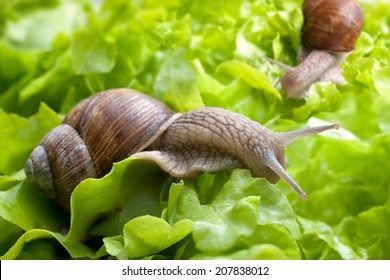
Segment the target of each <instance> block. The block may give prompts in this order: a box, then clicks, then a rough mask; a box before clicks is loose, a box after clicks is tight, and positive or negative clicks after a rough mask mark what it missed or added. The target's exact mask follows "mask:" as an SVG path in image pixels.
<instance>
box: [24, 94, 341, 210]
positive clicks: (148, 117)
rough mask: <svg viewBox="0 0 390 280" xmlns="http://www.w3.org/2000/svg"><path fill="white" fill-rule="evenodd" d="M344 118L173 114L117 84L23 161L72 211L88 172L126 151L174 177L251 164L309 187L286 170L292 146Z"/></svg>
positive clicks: (101, 170)
mask: <svg viewBox="0 0 390 280" xmlns="http://www.w3.org/2000/svg"><path fill="white" fill-rule="evenodd" d="M337 128H338V125H336V124H332V125H326V126H320V127H314V128H307V129H303V130H298V131H292V132H279V133H275V132H272V131H270V130H268V129H266V128H265V127H263V126H262V125H260V124H259V123H257V122H254V121H252V120H250V119H249V118H247V117H245V116H243V115H239V114H237V113H234V112H230V111H227V110H224V109H221V108H213V107H205V108H200V109H195V110H192V111H189V112H186V113H182V114H179V113H175V112H173V111H172V110H171V109H170V108H168V107H167V106H166V105H164V104H162V103H161V102H159V101H157V100H155V99H153V98H151V97H150V96H148V95H145V94H142V93H138V92H136V91H133V90H130V89H113V90H107V91H104V92H101V93H99V94H96V95H93V96H91V97H90V98H88V99H86V100H84V101H83V102H81V103H80V104H79V105H77V106H76V107H75V108H74V109H73V110H72V111H71V112H70V113H69V114H68V115H67V116H66V117H65V118H64V120H63V123H62V124H61V125H59V126H58V127H56V128H54V129H53V130H51V131H50V132H48V134H47V135H46V136H45V137H44V138H43V140H42V141H41V143H40V145H39V146H38V147H36V148H35V149H34V150H33V152H32V153H31V155H30V157H29V159H28V160H27V161H26V164H25V172H26V175H27V177H28V178H29V180H31V181H32V182H34V183H35V184H36V185H37V186H38V187H39V188H40V189H41V190H42V191H44V192H45V193H46V194H48V195H49V196H50V197H52V198H54V199H55V200H56V201H57V202H58V203H59V205H60V206H61V207H62V208H63V209H65V211H69V205H70V195H71V193H72V191H73V189H74V188H75V187H76V186H77V185H78V184H79V183H80V182H81V181H82V180H84V179H86V178H89V177H92V178H99V177H102V176H104V175H105V174H107V173H108V172H109V171H110V169H111V167H112V164H113V163H114V162H117V161H120V160H122V159H125V158H127V157H137V158H141V159H146V160H152V161H154V162H156V164H158V165H159V166H160V167H161V169H163V170H164V171H166V172H167V173H169V174H170V175H171V176H173V177H176V178H194V177H195V176H197V175H199V174H200V173H202V172H215V171H220V170H224V169H231V168H246V169H249V170H250V171H251V173H252V175H253V176H255V177H264V178H266V179H267V180H268V181H270V182H271V183H275V182H276V181H278V180H279V179H280V178H283V179H284V180H285V181H286V182H287V183H289V184H290V185H291V186H292V187H293V188H294V189H296V190H297V191H298V192H299V193H300V195H301V197H303V198H304V197H306V194H305V193H304V192H303V191H302V190H301V188H300V187H299V185H298V184H297V183H296V182H295V181H294V180H293V179H292V178H291V177H290V175H289V174H288V173H287V172H286V170H285V169H286V167H287V160H286V158H285V156H284V151H285V148H286V147H287V145H288V144H289V143H290V142H292V141H294V140H296V139H299V138H302V137H304V136H307V135H311V134H315V133H320V132H322V131H325V130H328V129H337Z"/></svg>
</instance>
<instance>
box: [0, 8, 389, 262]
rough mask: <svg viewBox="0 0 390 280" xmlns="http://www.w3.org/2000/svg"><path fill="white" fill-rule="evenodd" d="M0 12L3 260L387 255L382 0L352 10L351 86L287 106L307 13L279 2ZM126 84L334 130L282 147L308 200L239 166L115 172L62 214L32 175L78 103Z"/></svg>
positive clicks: (171, 100) (182, 101)
mask: <svg viewBox="0 0 390 280" xmlns="http://www.w3.org/2000/svg"><path fill="white" fill-rule="evenodd" d="M97 2H99V1H89V0H83V1H76V0H70V1H65V0H52V1H27V0H20V1H11V2H10V1H6V2H4V1H3V2H1V3H0V131H1V133H0V146H1V147H2V149H1V151H0V227H1V229H2V230H1V232H0V254H1V259H70V258H73V259H79V258H80V259H99V258H100V259H390V239H389V236H390V235H389V232H390V229H389V226H388V224H389V223H388V221H389V218H390V217H389V213H390V208H389V206H390V203H389V201H390V183H389V182H390V175H389V174H390V172H388V171H389V170H390V158H389V157H390V113H389V112H390V95H389V81H388V80H389V79H388V77H389V75H390V70H389V66H388V65H389V63H390V51H389V49H390V45H389V42H390V32H389V29H388V23H389V22H390V15H389V13H385V12H383V11H387V10H389V9H390V4H389V3H388V1H375V2H374V1H360V2H361V4H362V6H363V8H364V12H365V25H364V30H363V33H362V34H361V36H360V38H359V40H358V42H357V44H356V47H355V49H354V51H353V52H352V53H351V54H350V56H349V57H348V59H347V61H346V62H345V63H344V64H343V65H342V67H343V69H344V77H345V79H346V81H347V83H346V84H345V85H341V86H335V85H333V84H331V83H317V84H314V85H313V86H311V88H310V95H309V96H308V97H307V98H305V99H304V100H299V101H296V100H287V99H285V98H284V94H283V92H282V90H281V87H280V85H279V83H278V81H279V79H280V77H281V76H282V75H283V74H284V70H283V69H280V68H279V67H278V66H277V65H274V64H272V63H270V62H269V61H267V60H265V59H264V56H267V57H269V58H272V59H276V60H279V61H281V62H283V63H285V64H288V65H291V66H294V65H295V64H296V53H297V51H298V48H299V46H300V30H301V26H302V23H303V17H302V13H301V9H300V3H297V1H293V0H287V1H279V0H275V1H250V0H232V1H221V0H210V1H206V2H205V1H200V0H196V1H179V0H169V1H157V0H146V1H128V0H114V1H111V0H110V1H108V0H107V1H102V2H103V3H101V4H98V3H97ZM117 87H129V88H134V89H136V90H139V91H141V92H145V93H148V94H150V95H151V96H153V97H155V98H157V99H159V100H161V101H163V102H165V103H166V104H167V105H169V106H170V107H172V108H173V109H174V110H177V111H181V112H184V111H187V110H191V109H194V108H198V107H203V106H218V107H222V108H226V109H228V110H231V111H235V112H238V113H240V114H243V115H246V116H247V117H249V118H251V119H253V120H255V121H258V122H260V123H262V124H264V125H265V126H266V127H267V128H269V129H271V130H274V131H289V130H293V129H297V128H301V127H304V126H307V125H309V126H311V125H316V124H322V123H328V122H337V123H339V124H340V126H341V129H340V130H339V131H334V132H328V133H324V134H321V135H318V136H312V137H309V138H306V139H302V140H300V141H297V142H295V143H293V144H291V145H290V146H289V147H288V148H287V149H286V156H287V158H288V161H289V167H288V172H289V173H290V174H291V175H292V176H293V177H294V178H295V179H296V180H297V181H298V183H299V184H300V185H301V186H302V188H303V189H305V191H306V192H307V193H308V195H309V198H308V200H307V201H301V200H300V199H299V198H298V197H297V195H296V194H295V193H294V192H293V191H292V190H291V189H290V187H289V186H287V184H286V183H285V182H284V181H279V182H278V183H277V184H275V185H272V184H269V183H268V182H267V181H266V180H264V179H254V178H252V177H251V176H250V173H249V172H248V171H246V170H240V169H236V170H230V171H224V172H217V173H215V174H203V175H201V176H199V177H198V178H196V179H193V180H175V179H172V178H169V177H168V176H167V174H165V173H163V172H162V171H161V170H160V169H159V168H158V167H157V166H156V165H155V164H153V163H151V162H145V161H141V160H138V159H126V160H124V161H122V162H119V163H115V164H114V166H113V168H112V170H111V172H110V173H109V174H107V175H106V176H104V177H103V178H100V179H87V180H85V181H83V182H81V183H80V184H79V186H77V188H76V189H75V191H74V192H73V194H72V197H71V214H70V215H67V214H65V213H62V212H61V211H60V210H59V209H58V207H57V206H56V204H55V203H54V202H53V201H51V200H50V199H48V198H47V197H45V196H44V195H43V194H41V193H40V192H39V191H38V190H37V189H36V188H34V186H32V184H31V183H30V182H29V181H28V180H26V179H25V174H24V172H23V165H24V162H25V160H26V159H27V157H28V155H29V153H30V152H31V151H32V149H33V148H34V147H35V146H36V145H37V144H38V143H39V141H40V139H42V137H43V136H44V134H45V133H46V132H47V131H49V130H50V129H52V128H53V127H55V126H56V125H58V124H59V123H60V121H61V119H62V117H63V115H64V114H66V113H67V112H69V111H70V109H71V108H72V107H73V106H74V105H75V104H76V103H78V102H79V101H80V100H82V99H84V98H86V97H88V96H90V95H91V94H94V93H96V92H99V91H102V90H105V89H109V88H117Z"/></svg>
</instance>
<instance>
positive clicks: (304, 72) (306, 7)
mask: <svg viewBox="0 0 390 280" xmlns="http://www.w3.org/2000/svg"><path fill="white" fill-rule="evenodd" d="M302 13H303V17H304V24H303V27H302V36H301V39H302V45H301V47H300V50H299V53H298V66H296V67H288V66H285V65H283V64H281V63H278V64H279V65H282V67H283V68H285V69H286V70H287V72H286V74H285V75H284V76H283V77H282V78H281V79H280V83H281V85H282V88H283V90H284V92H285V93H286V96H287V97H290V98H296V99H300V98H303V97H305V95H306V93H307V91H308V89H309V87H310V86H311V84H313V83H315V82H321V81H330V82H333V83H335V84H342V83H343V82H344V78H343V76H342V69H341V64H342V63H343V62H344V61H345V59H346V58H347V57H348V55H349V54H350V52H351V51H352V50H353V49H354V46H355V43H356V41H357V39H358V38H359V36H360V33H361V31H362V29H363V24H364V13H363V9H362V7H361V6H360V5H359V3H358V2H356V1H354V0H305V1H304V3H303V6H302Z"/></svg>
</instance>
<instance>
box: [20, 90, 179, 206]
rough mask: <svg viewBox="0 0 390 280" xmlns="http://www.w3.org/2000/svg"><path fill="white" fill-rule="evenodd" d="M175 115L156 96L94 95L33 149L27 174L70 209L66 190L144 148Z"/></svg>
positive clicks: (118, 92) (128, 93) (110, 92)
mask: <svg viewBox="0 0 390 280" xmlns="http://www.w3.org/2000/svg"><path fill="white" fill-rule="evenodd" d="M174 115H175V113H174V112H173V111H172V110H171V109H170V108H168V107H167V106H165V105H164V104H162V103H160V102H159V101H157V100H155V99H153V98H151V97H150V96H147V95H145V94H141V93H138V92H136V91H132V90H129V89H115V90H108V91H105V92H102V93H100V94H96V95H93V96H92V97H90V98H88V99H86V100H84V101H83V102H81V103H80V104H79V105H77V106H76V107H75V108H74V109H73V110H72V111H71V112H70V113H69V114H68V115H67V116H66V117H65V119H64V120H63V124H62V125H60V126H58V127H56V128H54V129H53V130H51V131H50V132H49V133H48V134H47V135H46V136H45V137H44V138H43V140H42V141H41V143H40V145H39V146H38V147H37V148H35V149H34V151H33V152H32V154H31V156H30V158H29V160H27V162H26V165H25V170H26V173H27V176H28V177H29V178H30V179H32V180H33V181H35V182H36V183H37V185H38V186H40V188H41V189H42V190H43V192H45V193H46V194H48V195H49V196H50V197H52V198H55V199H56V200H57V202H58V203H59V204H60V205H61V206H62V207H63V208H64V209H65V210H69V197H70V194H71V193H72V191H73V189H74V188H75V187H76V186H77V185H78V184H79V183H80V182H81V181H82V180H83V179H85V178H89V177H92V178H99V177H102V176H104V175H105V174H107V173H108V172H109V171H110V169H111V167H112V164H113V163H114V162H118V161H120V160H123V159H125V158H127V157H129V156H130V155H131V154H133V153H136V152H139V151H141V150H143V149H144V148H145V147H146V146H148V145H149V144H150V143H151V142H153V141H154V140H155V139H156V138H157V137H158V135H160V134H161V132H162V131H163V130H164V127H167V124H168V123H169V120H170V119H171V118H172V117H173V116H174ZM42 162H46V163H44V164H42Z"/></svg>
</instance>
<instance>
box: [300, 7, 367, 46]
mask: <svg viewBox="0 0 390 280" xmlns="http://www.w3.org/2000/svg"><path fill="white" fill-rule="evenodd" d="M302 12H303V16H304V25H303V28H302V44H303V45H304V46H305V47H306V48H308V49H316V50H325V51H328V52H349V51H351V50H353V49H354V47H355V43H356V41H357V39H358V38H359V36H360V33H361V31H362V28H363V23H364V13H363V9H362V8H361V6H360V5H359V3H357V2H356V1H353V0H305V2H304V3H303V6H302Z"/></svg>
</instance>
